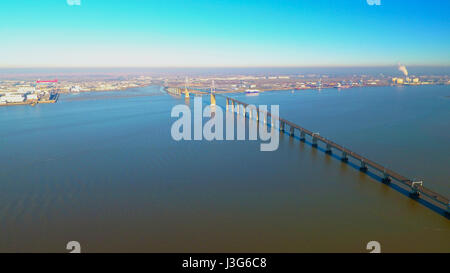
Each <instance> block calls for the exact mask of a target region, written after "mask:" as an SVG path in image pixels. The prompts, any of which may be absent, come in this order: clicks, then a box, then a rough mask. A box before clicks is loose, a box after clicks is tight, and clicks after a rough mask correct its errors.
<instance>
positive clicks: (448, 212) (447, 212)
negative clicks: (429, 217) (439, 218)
mask: <svg viewBox="0 0 450 273" xmlns="http://www.w3.org/2000/svg"><path fill="white" fill-rule="evenodd" d="M445 214H447V217H450V202H449V203H447V211H446V212H445Z"/></svg>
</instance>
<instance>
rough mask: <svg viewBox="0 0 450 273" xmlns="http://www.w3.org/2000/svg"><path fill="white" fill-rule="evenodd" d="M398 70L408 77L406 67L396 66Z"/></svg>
mask: <svg viewBox="0 0 450 273" xmlns="http://www.w3.org/2000/svg"><path fill="white" fill-rule="evenodd" d="M398 70H400V71H402V72H403V74H404V75H405V77H406V76H408V70H407V69H406V66H404V65H402V64H400V63H399V64H398Z"/></svg>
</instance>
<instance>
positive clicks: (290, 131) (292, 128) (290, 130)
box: [289, 126, 295, 137]
mask: <svg viewBox="0 0 450 273" xmlns="http://www.w3.org/2000/svg"><path fill="white" fill-rule="evenodd" d="M294 130H295V128H294V127H292V126H291V128H289V135H290V136H291V137H293V136H294V132H295V131H294Z"/></svg>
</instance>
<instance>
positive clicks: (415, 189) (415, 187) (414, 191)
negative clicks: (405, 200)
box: [409, 181, 423, 199]
mask: <svg viewBox="0 0 450 273" xmlns="http://www.w3.org/2000/svg"><path fill="white" fill-rule="evenodd" d="M422 186H423V182H422V181H414V182H412V183H411V191H410V193H409V196H410V197H411V198H413V199H417V198H419V197H420V191H419V190H420V187H422Z"/></svg>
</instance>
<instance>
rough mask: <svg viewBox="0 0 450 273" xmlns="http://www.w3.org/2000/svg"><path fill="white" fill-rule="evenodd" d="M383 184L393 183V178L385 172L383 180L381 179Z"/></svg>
mask: <svg viewBox="0 0 450 273" xmlns="http://www.w3.org/2000/svg"><path fill="white" fill-rule="evenodd" d="M381 182H383V183H385V184H389V183H391V178H390V177H389V175H388V174H387V173H386V171H385V170H384V171H383V179H381Z"/></svg>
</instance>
